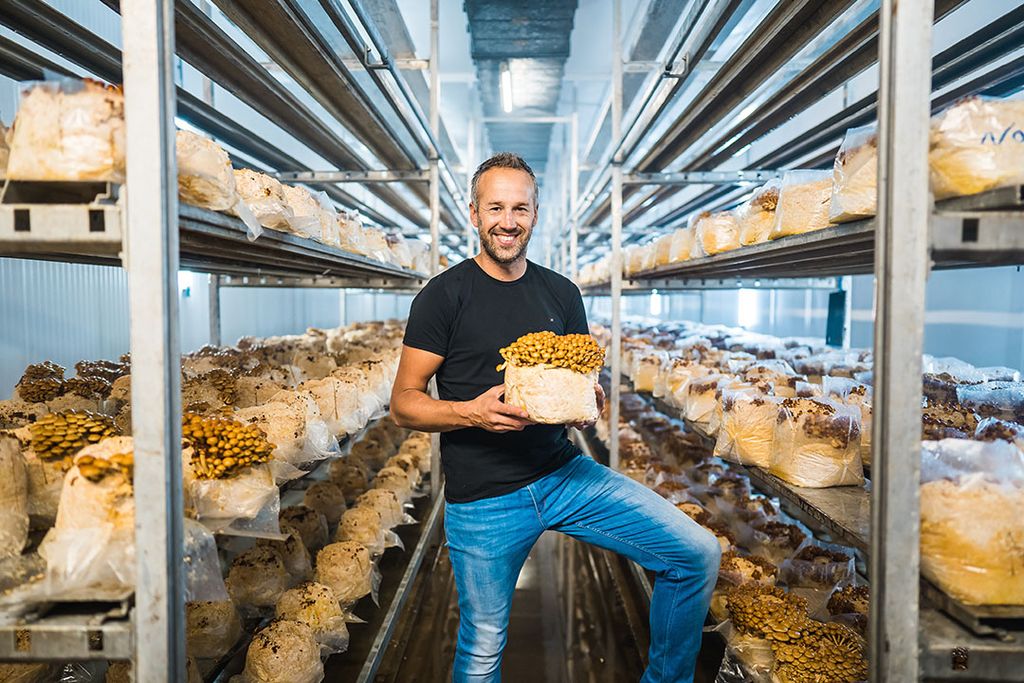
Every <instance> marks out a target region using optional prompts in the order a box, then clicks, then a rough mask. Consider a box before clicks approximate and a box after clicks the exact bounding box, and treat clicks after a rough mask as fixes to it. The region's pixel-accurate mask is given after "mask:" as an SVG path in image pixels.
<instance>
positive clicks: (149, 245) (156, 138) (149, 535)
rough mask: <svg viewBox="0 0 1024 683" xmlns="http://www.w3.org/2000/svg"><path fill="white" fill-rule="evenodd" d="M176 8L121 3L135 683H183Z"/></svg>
mask: <svg viewBox="0 0 1024 683" xmlns="http://www.w3.org/2000/svg"><path fill="white" fill-rule="evenodd" d="M173 4H174V3H173V2H172V1H171V0H125V3H124V18H123V21H122V37H121V40H122V41H123V44H124V85H125V125H126V128H125V138H126V140H125V142H126V146H125V149H126V155H127V158H126V162H127V178H126V183H127V184H128V185H131V187H132V191H131V192H130V193H128V195H127V197H126V200H127V204H126V207H127V208H126V217H127V232H128V235H129V236H130V239H129V240H128V246H127V250H128V251H127V256H128V258H127V263H126V265H127V266H128V292H129V312H130V318H131V355H132V376H131V383H132V435H133V437H134V446H133V448H134V454H135V474H134V477H133V483H134V495H135V510H136V514H135V559H136V562H135V612H134V624H135V657H134V662H133V668H134V674H135V680H136V681H139V683H158V682H162V681H181V680H185V679H186V675H185V565H184V519H185V511H184V507H183V502H184V495H183V492H182V473H181V387H180V372H179V365H180V345H179V340H178V334H179V331H178V230H177V220H178V193H177V181H176V178H177V165H176V162H175V152H174V9H173Z"/></svg>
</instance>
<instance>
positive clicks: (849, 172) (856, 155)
mask: <svg viewBox="0 0 1024 683" xmlns="http://www.w3.org/2000/svg"><path fill="white" fill-rule="evenodd" d="M877 211H878V132H877V129H876V127H875V125H874V124H872V125H870V126H862V127H860V128H851V129H850V130H848V131H846V137H844V138H843V144H841V145H840V146H839V152H838V153H837V154H836V160H835V164H834V165H833V168H832V199H831V203H830V207H829V219H830V220H831V221H832V222H833V223H845V222H846V221H855V220H858V219H861V218H867V217H869V216H874V215H875V213H877Z"/></svg>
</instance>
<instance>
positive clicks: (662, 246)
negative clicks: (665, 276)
mask: <svg viewBox="0 0 1024 683" xmlns="http://www.w3.org/2000/svg"><path fill="white" fill-rule="evenodd" d="M653 251H654V264H653V266H652V267H654V268H658V267H661V266H667V265H668V264H669V263H671V262H672V235H662V236H661V237H659V238H658V239H656V240H654V249H653Z"/></svg>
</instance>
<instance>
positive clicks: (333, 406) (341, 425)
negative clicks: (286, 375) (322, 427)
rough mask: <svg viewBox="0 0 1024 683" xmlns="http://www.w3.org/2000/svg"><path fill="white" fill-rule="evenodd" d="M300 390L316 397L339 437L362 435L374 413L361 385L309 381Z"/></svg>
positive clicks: (323, 415) (343, 382)
mask: <svg viewBox="0 0 1024 683" xmlns="http://www.w3.org/2000/svg"><path fill="white" fill-rule="evenodd" d="M298 390H299V391H306V392H309V393H310V394H312V395H313V398H314V399H315V400H316V405H317V409H318V410H319V411H320V417H321V418H322V419H323V420H324V422H325V423H326V424H327V429H328V431H330V433H331V434H332V435H333V436H335V437H341V436H345V435H352V434H356V433H357V432H359V430H360V429H362V428H363V427H364V426H365V425H366V422H367V419H368V418H369V416H370V413H371V412H372V410H371V409H372V407H373V406H370V405H368V404H367V402H366V400H365V399H364V398H363V395H362V392H360V390H359V387H358V386H357V385H355V384H354V383H352V382H346V381H343V380H340V379H337V378H336V377H325V378H323V379H317V380H308V381H306V382H303V383H302V384H300V385H299V386H298Z"/></svg>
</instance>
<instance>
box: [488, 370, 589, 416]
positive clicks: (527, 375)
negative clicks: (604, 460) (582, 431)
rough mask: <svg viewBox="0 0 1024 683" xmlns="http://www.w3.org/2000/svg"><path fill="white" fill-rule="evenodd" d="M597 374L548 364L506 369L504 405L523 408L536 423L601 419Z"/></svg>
mask: <svg viewBox="0 0 1024 683" xmlns="http://www.w3.org/2000/svg"><path fill="white" fill-rule="evenodd" d="M596 382H597V371H596V370H595V371H592V372H590V373H586V374H584V373H581V372H575V371H573V370H570V369H568V368H556V367H551V366H547V365H534V366H529V367H520V366H518V365H516V364H515V363H514V362H509V363H508V364H507V365H506V366H505V402H506V403H508V404H509V405H513V406H517V407H519V408H522V409H523V410H525V411H526V412H527V414H528V415H529V416H530V419H531V420H533V421H534V422H539V423H542V424H569V423H573V422H594V421H596V420H597V418H598V411H597V396H596V394H595V390H594V385H595V384H596Z"/></svg>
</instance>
